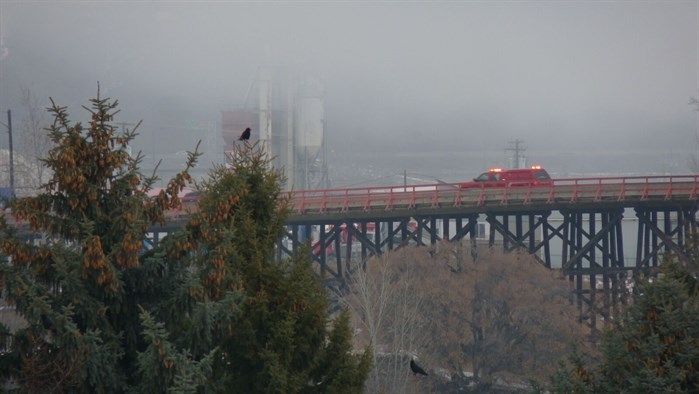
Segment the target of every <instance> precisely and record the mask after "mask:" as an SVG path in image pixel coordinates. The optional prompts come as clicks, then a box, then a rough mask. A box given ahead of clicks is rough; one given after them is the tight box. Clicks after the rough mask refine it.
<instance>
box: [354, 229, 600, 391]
mask: <svg viewBox="0 0 699 394" xmlns="http://www.w3.org/2000/svg"><path fill="white" fill-rule="evenodd" d="M469 248H471V249H472V247H471V246H470V245H469V244H468V242H464V243H463V244H460V243H443V244H439V245H436V246H435V247H431V248H403V249H401V250H399V251H394V252H391V253H387V254H385V255H383V256H382V257H381V258H375V259H372V260H370V261H368V262H367V267H366V270H365V271H361V270H359V271H358V272H357V273H356V274H355V275H354V276H353V277H352V279H351V281H350V288H351V289H352V292H351V295H350V296H348V297H347V298H346V302H347V304H348V305H349V306H350V308H351V310H352V312H353V315H354V318H355V320H356V321H355V327H356V328H358V329H361V330H362V331H361V333H359V334H358V335H356V336H355V341H356V342H357V345H359V348H362V347H363V346H364V345H366V344H367V343H369V342H371V344H372V345H373V347H374V352H375V353H374V357H375V366H376V368H375V369H374V371H373V372H372V375H371V376H370V379H369V382H368V386H367V389H368V391H369V392H379V391H383V392H391V393H393V392H410V391H411V390H417V391H420V390H422V391H427V390H429V389H432V390H438V391H439V390H441V389H444V386H440V384H448V383H444V382H446V381H447V380H448V379H438V378H435V377H434V375H438V374H441V375H443V377H450V378H451V379H452V384H456V383H455V382H456V381H458V380H460V381H461V383H460V386H459V387H463V384H464V381H465V380H467V379H470V378H467V374H468V375H470V374H471V373H472V374H473V377H472V378H473V379H475V380H476V381H478V382H479V383H482V384H485V385H487V384H489V383H491V382H494V381H496V380H501V379H506V380H508V379H509V380H512V381H519V382H526V381H527V380H528V379H529V378H535V379H540V380H542V381H543V380H545V379H546V378H547V377H548V376H549V373H550V372H552V371H553V370H554V369H555V367H556V365H557V362H558V360H559V359H560V358H561V357H563V355H564V354H566V352H567V350H568V348H569V346H570V345H572V344H574V343H580V342H584V341H585V340H586V338H587V331H586V329H585V327H584V326H582V325H580V324H578V323H577V309H576V306H575V305H573V304H571V303H570V302H569V298H570V297H569V296H570V294H571V293H570V292H571V287H570V285H569V283H568V282H567V281H566V280H564V279H562V278H561V277H560V274H559V273H557V272H555V271H551V270H548V269H547V268H545V267H543V266H542V265H541V264H539V263H538V262H537V261H536V260H535V259H534V258H533V257H531V256H529V255H528V254H526V253H509V254H504V253H502V252H500V251H497V250H494V249H486V250H484V251H480V253H479V254H478V260H477V261H474V259H473V258H472V257H471V256H473V255H475V254H474V253H472V252H473V250H469ZM583 346H585V345H584V344H583ZM408 353H411V354H417V355H419V357H420V360H421V365H423V366H426V367H427V369H428V372H431V374H430V375H431V376H430V377H429V378H425V379H420V378H417V377H413V376H410V375H408V374H409V369H408V361H409V355H408ZM440 381H441V382H442V383H440ZM452 388H453V387H452Z"/></svg>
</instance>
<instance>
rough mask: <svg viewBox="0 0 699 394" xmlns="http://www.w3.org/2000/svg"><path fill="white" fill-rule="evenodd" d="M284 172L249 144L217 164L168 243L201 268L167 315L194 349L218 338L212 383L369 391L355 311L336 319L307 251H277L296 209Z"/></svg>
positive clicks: (200, 351) (221, 388)
mask: <svg viewBox="0 0 699 394" xmlns="http://www.w3.org/2000/svg"><path fill="white" fill-rule="evenodd" d="M281 182H282V177H281V175H280V174H279V173H278V172H276V171H273V170H271V169H270V162H269V160H268V159H267V158H266V155H265V152H263V151H262V150H261V149H259V148H258V147H257V146H254V145H253V146H250V145H248V144H245V145H242V146H239V147H238V148H236V150H235V152H234V155H233V156H232V162H231V163H230V165H228V166H218V167H216V168H215V169H214V170H213V171H212V172H211V175H210V177H209V179H208V180H207V181H205V182H203V183H202V185H201V189H202V191H203V192H204V197H203V199H202V201H201V202H200V203H199V207H198V211H197V212H196V213H194V214H192V216H191V218H190V220H189V222H188V224H187V225H186V226H185V229H184V231H183V232H182V233H181V234H179V235H178V236H177V237H172V238H170V239H169V240H168V242H166V243H164V245H163V249H164V250H165V251H167V252H166V253H168V258H169V259H176V260H181V261H183V262H185V261H188V262H189V263H183V264H186V265H189V266H191V267H194V269H193V270H192V274H191V275H192V278H190V279H189V280H186V281H183V282H182V283H181V284H182V286H181V287H180V288H179V289H178V290H175V291H174V292H173V296H174V298H173V299H172V302H169V303H168V305H169V306H170V307H169V308H168V310H167V311H163V312H164V313H163V314H161V315H160V318H161V319H163V321H165V322H169V323H166V324H165V325H166V326H167V327H169V329H170V330H171V334H172V337H173V338H178V339H177V340H173V341H172V343H173V344H175V345H176V347H178V348H182V349H191V350H192V355H193V356H194V358H195V359H197V358H199V357H202V356H204V355H205V354H206V352H207V351H209V350H210V349H214V347H215V350H216V354H215V355H214V357H213V365H212V379H211V382H210V385H209V387H210V388H211V389H212V390H213V391H216V392H225V393H235V392H240V393H255V392H260V393H261V392H265V393H267V392H279V393H298V392H345V393H347V392H361V391H362V389H363V385H364V380H365V378H366V376H367V373H368V370H369V366H370V359H369V354H368V353H364V354H360V355H353V354H352V352H351V337H350V335H349V320H348V316H347V315H346V314H341V315H340V316H339V317H338V318H337V319H336V320H334V321H333V322H331V321H330V320H329V316H328V311H329V307H330V305H329V301H328V295H327V293H326V290H325V288H324V287H323V285H322V283H321V282H320V280H319V278H318V277H317V276H315V275H314V274H313V271H312V269H311V266H310V264H311V263H310V260H309V259H308V258H307V254H303V253H300V254H298V255H297V256H296V257H294V258H292V259H290V260H288V261H283V262H276V261H274V250H275V249H274V248H275V243H276V242H277V240H279V239H280V237H281V235H282V234H283V231H284V229H283V224H284V221H285V220H286V215H287V202H288V201H286V200H285V198H284V197H283V195H282V192H281ZM177 294H179V295H180V296H177ZM182 295H184V297H182ZM188 297H190V299H188V300H187V301H185V302H183V300H184V299H187V298H188ZM204 327H207V328H208V329H207V330H202V328H204Z"/></svg>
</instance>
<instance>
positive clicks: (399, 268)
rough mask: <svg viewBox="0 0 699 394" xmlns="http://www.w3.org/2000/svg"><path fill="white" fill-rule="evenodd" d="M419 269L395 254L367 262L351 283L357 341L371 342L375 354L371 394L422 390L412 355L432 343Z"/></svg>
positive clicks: (369, 386) (407, 257)
mask: <svg viewBox="0 0 699 394" xmlns="http://www.w3.org/2000/svg"><path fill="white" fill-rule="evenodd" d="M415 268H416V264H415V259H414V256H410V255H408V254H405V253H401V252H396V253H393V254H390V255H384V256H382V257H378V258H374V259H372V260H370V261H368V262H367V265H366V270H362V269H361V268H360V269H358V270H357V271H356V272H355V273H354V275H353V276H352V277H351V279H350V280H349V286H350V289H351V293H350V294H349V295H348V296H347V297H345V298H344V301H345V303H346V305H347V306H348V307H349V308H350V310H351V311H352V315H353V317H354V320H355V327H356V328H355V334H356V335H355V341H356V342H359V343H367V342H369V343H371V345H372V350H373V363H374V364H373V365H374V367H373V370H372V372H371V374H370V376H369V379H368V380H367V382H366V389H367V392H372V393H375V392H386V393H413V392H423V389H424V388H421V387H422V386H421V385H420V384H416V383H419V381H418V379H419V378H418V377H415V376H412V375H411V374H410V369H409V361H410V359H411V357H413V356H417V355H423V354H425V350H426V349H427V345H428V343H429V339H430V338H429V323H428V321H427V320H426V319H425V311H424V302H423V295H422V293H421V292H420V291H419V288H418V287H419V278H418V272H417V270H416V269H415Z"/></svg>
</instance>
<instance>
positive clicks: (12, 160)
mask: <svg viewBox="0 0 699 394" xmlns="http://www.w3.org/2000/svg"><path fill="white" fill-rule="evenodd" d="M7 133H8V134H9V135H10V138H9V145H10V147H9V148H10V189H11V190H12V193H14V192H15V157H14V149H13V148H12V111H10V110H9V109H8V110H7Z"/></svg>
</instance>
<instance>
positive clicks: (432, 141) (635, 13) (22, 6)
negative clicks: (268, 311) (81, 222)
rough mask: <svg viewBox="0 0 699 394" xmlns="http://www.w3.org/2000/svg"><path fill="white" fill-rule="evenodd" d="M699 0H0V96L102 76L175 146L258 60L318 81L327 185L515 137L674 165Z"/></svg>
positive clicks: (590, 155)
mask: <svg viewBox="0 0 699 394" xmlns="http://www.w3.org/2000/svg"><path fill="white" fill-rule="evenodd" d="M698 11H699V4H698V3H696V2H690V1H675V2H665V1H644V2H543V1H517V2H514V1H512V2H508V1H504V2H493V3H489V2H437V3H427V2H425V3H421V2H380V3H365V2H360V3H349V2H328V3H320V2H305V1H298V2H296V1H294V2H261V3H253V2H155V1H150V2H148V1H146V2H102V1H55V2H45V1H15V0H2V1H0V111H3V112H2V113H3V114H4V111H6V110H7V109H12V110H13V114H14V122H15V123H19V122H20V121H21V119H22V118H23V116H24V115H25V114H24V110H23V108H22V107H21V105H20V102H19V97H20V89H21V88H30V89H31V90H32V92H33V94H34V95H35V96H36V97H38V98H39V99H40V100H41V102H42V104H44V105H47V104H48V97H49V96H51V97H53V98H54V99H55V100H56V102H57V103H59V104H61V105H67V106H69V107H70V108H71V109H72V110H71V112H70V113H71V115H72V116H73V118H76V119H84V118H85V117H86V115H85V113H83V112H81V111H82V110H81V109H80V105H83V104H85V103H87V100H88V99H89V98H91V97H93V96H94V93H95V90H96V83H97V81H99V82H100V83H101V86H102V93H103V94H105V95H107V96H111V97H114V98H118V99H119V100H120V102H121V103H122V109H123V111H122V113H121V114H119V115H118V121H123V122H127V123H135V122H136V121H138V120H143V121H144V123H143V126H142V128H141V136H140V137H139V139H138V140H137V141H136V143H135V149H136V150H139V149H140V150H143V151H144V152H146V153H148V154H149V155H151V156H152V157H153V158H155V156H167V155H173V156H172V157H173V158H175V156H174V155H175V153H176V152H178V151H184V150H190V149H192V148H193V147H194V146H195V144H196V141H197V140H199V139H201V138H203V136H202V134H203V132H202V129H204V128H207V127H209V126H208V125H211V124H213V127H214V129H215V130H220V112H219V111H220V110H222V109H229V108H236V107H239V106H241V105H242V104H243V103H244V101H245V98H246V92H247V91H248V89H249V86H250V84H251V81H253V80H254V78H255V77H256V75H257V71H258V69H259V67H261V66H271V67H274V68H275V69H276V70H281V71H280V72H282V73H283V72H286V71H288V72H294V73H300V74H309V75H313V76H316V77H318V78H320V79H322V81H323V82H324V84H325V86H326V119H325V122H326V123H325V124H326V145H327V146H326V148H327V152H328V156H327V157H328V164H329V166H330V175H331V178H335V179H334V180H333V183H334V184H336V185H343V184H352V183H355V182H360V181H362V180H367V181H368V180H370V179H372V177H373V178H380V177H383V176H385V173H388V174H392V173H400V172H402V170H403V169H406V170H411V171H413V172H416V173H417V172H420V173H424V174H427V175H430V176H432V177H436V178H440V179H444V178H449V179H453V178H455V177H458V176H460V175H461V174H463V177H462V178H466V179H468V178H470V177H472V176H474V175H475V173H476V172H478V171H480V170H482V169H484V168H487V167H489V166H492V165H495V164H497V163H499V162H500V163H501V162H504V160H505V158H506V155H505V154H504V149H505V148H506V147H507V146H508V142H509V141H512V140H514V139H520V140H524V141H525V143H526V146H527V149H528V150H527V152H526V154H527V156H528V157H529V159H530V162H532V163H537V164H542V165H544V166H545V167H546V168H548V169H549V170H550V172H552V173H554V174H560V175H565V174H573V173H616V172H620V173H636V172H642V173H665V172H679V173H682V172H688V171H689V167H690V166H689V163H690V161H691V156H692V155H694V154H695V152H697V132H698V121H697V112H696V111H695V108H694V107H693V106H691V105H689V104H688V102H689V100H690V98H691V97H695V96H697V95H698V94H699V80H698V77H697V72H698V70H699V61H698V60H697V59H698V57H699V50H698V46H699V38H698V37H699V33H698V31H699V23H698V19H699V17H698V13H699V12H698ZM2 118H3V121H4V116H3V117H2ZM3 135H4V134H3ZM210 139H211V141H209V144H208V145H206V147H207V149H209V150H215V151H216V152H214V153H215V154H216V155H220V153H221V152H222V143H221V140H220V137H217V136H213V137H211V138H210ZM6 144H7V142H6V140H5V139H4V138H3V139H1V141H0V147H3V148H4V147H6ZM153 162H155V160H150V161H148V160H147V161H145V162H144V166H151V165H152V163H153ZM345 163H349V164H345ZM384 163H388V164H390V167H389V166H387V165H386V164H384ZM204 164H205V165H204V167H206V166H208V165H209V163H208V162H205V163H204ZM350 166H354V167H350ZM352 168H358V170H354V169H352ZM417 170H419V171H417ZM333 171H334V174H333ZM345 173H348V175H347V176H345V175H344V174H345ZM357 174H366V177H365V178H366V179H357V178H358V177H357V176H356V175H357Z"/></svg>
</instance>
